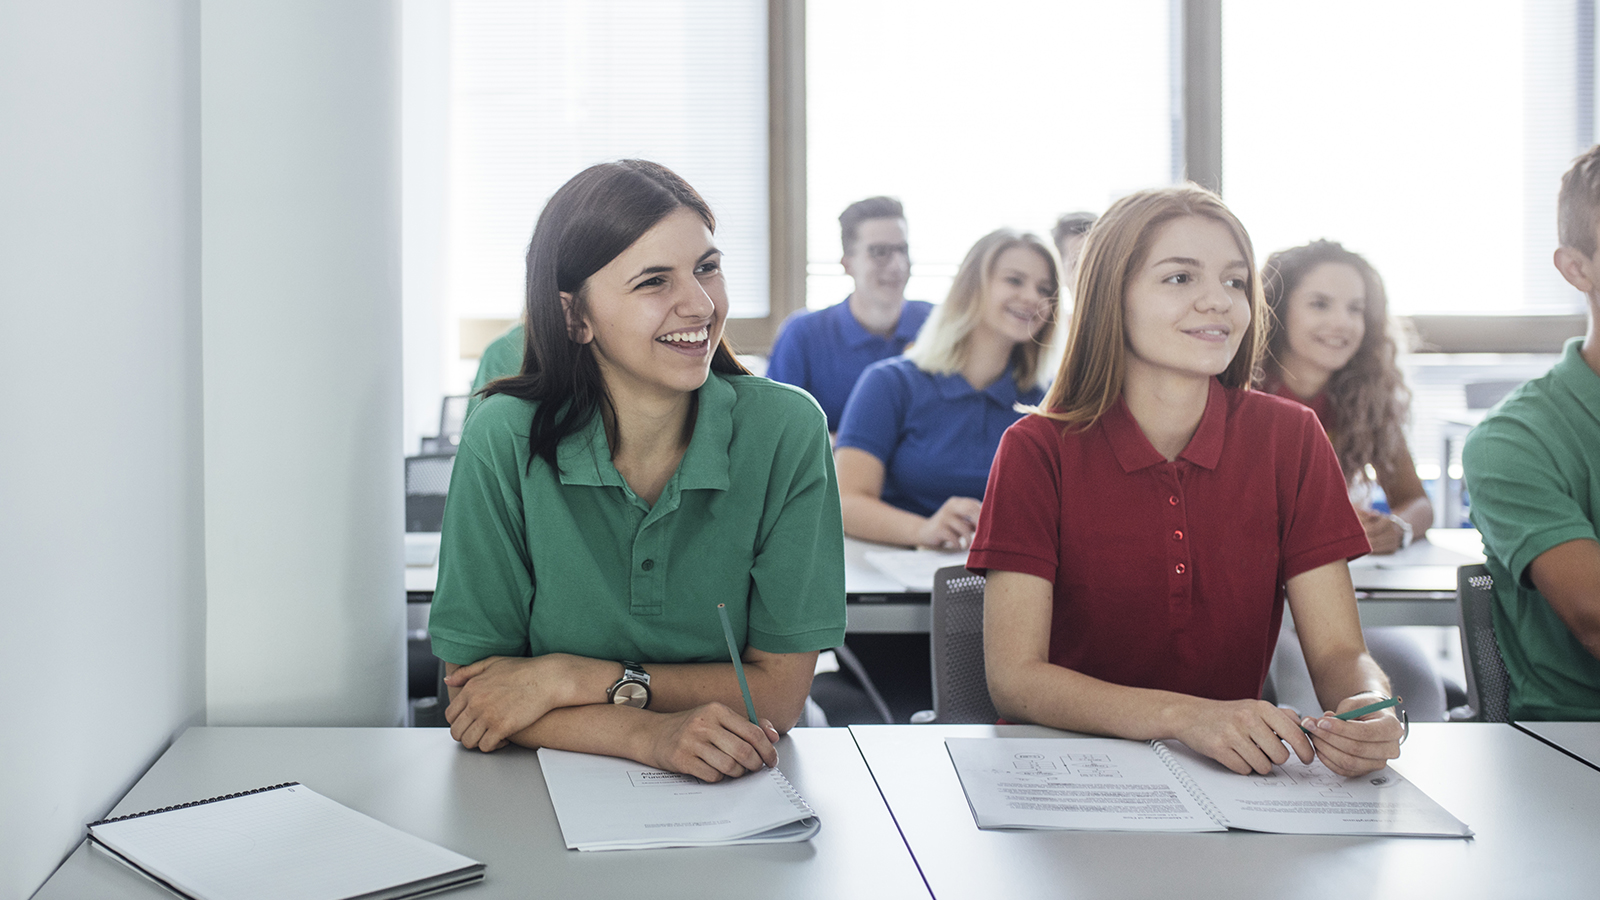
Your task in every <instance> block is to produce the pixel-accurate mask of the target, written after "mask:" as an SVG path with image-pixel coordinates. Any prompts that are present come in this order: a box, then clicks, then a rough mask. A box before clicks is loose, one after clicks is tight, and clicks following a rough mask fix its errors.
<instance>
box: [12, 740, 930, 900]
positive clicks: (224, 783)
mask: <svg viewBox="0 0 1600 900" xmlns="http://www.w3.org/2000/svg"><path fill="white" fill-rule="evenodd" d="M778 753H779V758H780V766H781V767H782V769H783V771H784V774H785V775H787V776H788V777H789V780H790V781H792V782H793V783H794V785H795V787H796V788H798V789H799V791H800V793H801V794H802V795H803V796H805V798H806V799H807V800H808V801H810V803H811V805H812V808H814V809H815V810H816V811H817V814H818V816H820V817H821V819H822V831H821V832H820V833H819V834H818V835H817V836H816V837H815V838H813V839H812V840H811V841H809V842H806V843H798V844H770V845H764V846H742V847H717V848H704V849H689V850H684V849H678V850H640V851H628V852H614V853H579V852H578V851H575V850H567V849H566V847H565V844H563V842H562V840H561V831H560V828H559V826H558V825H557V824H556V818H555V812H554V810H553V809H552V808H551V806H550V796H549V794H548V793H547V792H546V791H545V786H544V778H543V777H542V776H541V775H540V774H539V764H538V759H537V757H535V756H534V754H533V753H532V751H528V750H524V749H522V748H520V747H511V748H507V749H505V750H500V751H497V752H495V753H491V754H482V753H478V752H476V751H471V750H463V749H461V748H460V747H459V746H458V745H456V743H455V742H454V741H452V740H451V739H450V734H449V732H447V731H445V730H443V729H437V728H417V729H402V728H191V729H190V730H188V731H187V732H185V733H184V734H183V735H182V736H181V737H180V738H179V739H178V740H177V741H176V742H175V743H174V744H173V746H172V748H171V749H169V750H168V751H167V752H166V754H164V755H163V756H162V757H161V759H160V760H159V761H157V762H156V764H155V766H154V767H152V768H151V770H150V771H149V772H148V773H146V774H145V776H144V777H143V778H142V779H140V780H139V783H138V784H136V785H134V787H133V789H132V790H130V791H129V792H128V795H127V796H126V797H125V798H123V800H122V802H120V803H118V804H117V806H116V808H115V809H114V810H113V811H112V814H113V815H121V814H124V813H129V812H136V811H139V810H145V809H153V808H157V807H161V806H169V805H172V804H174V803H182V802H185V801H189V800H196V799H200V798H204V797H212V796H217V795H219V794H224V793H229V792H233V791H239V790H246V789H249V788H254V787H260V786H263V785H268V784H278V783H281V782H284V781H300V782H302V783H304V784H306V785H307V786H309V787H311V788H312V789H314V790H316V791H318V792H319V793H322V794H324V795H326V796H328V797H331V798H333V799H335V800H337V801H339V802H340V803H343V804H345V805H346V806H349V807H352V808H354V809H357V810H359V811H361V812H364V813H366V814H367V815H370V816H372V817H374V818H376V819H378V820H379V821H382V822H387V823H388V824H390V825H393V826H395V827H396V828H399V829H401V830H403V831H407V832H410V833H412V834H415V835H417V836H418V837H422V838H425V839H427V840H430V841H434V842H435V843H438V844H442V845H444V846H446V847H449V848H450V849H452V850H455V851H457V852H460V853H465V854H466V855H468V856H471V857H473V858H475V859H478V860H480V861H482V862H483V863H485V865H486V872H485V878H484V881H483V884H481V885H479V886H477V887H470V888H466V889H463V890H462V891H461V892H460V893H454V892H452V893H448V894H442V895H440V896H442V897H461V898H463V900H491V898H502V897H504V898H518V900H523V898H528V897H563V898H565V897H573V898H580V897H581V898H595V897H618V898H629V900H640V898H645V900H668V898H684V900H704V898H709V897H733V898H739V900H750V898H752V897H759V898H762V900H772V898H786V897H792V898H796V900H800V898H805V900H811V898H815V897H860V898H870V900H891V898H921V900H927V897H928V892H927V888H926V886H925V885H924V884H923V881H922V878H921V877H920V876H919V875H918V873H917V869H916V866H915V865H914V864H913V863H912V861H911V856H910V854H909V853H907V851H906V847H905V844H904V843H903V842H902V841H901V840H900V835H899V833H898V832H897V831H896V830H895V827H894V823H893V822H892V821H891V820H890V818H889V813H888V811H887V810H886V809H885V808H884V805H883V800H882V798H881V797H880V796H879V794H878V790H877V788H876V787H874V786H873V783H872V778H871V776H870V775H869V774H868V773H867V768H866V766H865V765H864V764H863V762H862V760H861V756H860V754H859V752H858V751H857V750H856V746H855V743H854V741H852V740H851V738H850V734H849V732H847V731H846V730H845V729H842V728H839V729H826V728H817V729H805V728H802V729H796V730H795V731H794V732H793V733H792V734H791V735H790V736H788V737H786V738H785V739H784V740H783V742H782V743H780V744H779V745H778ZM87 897H93V898H150V900H172V895H171V894H169V893H166V892H165V891H163V890H162V889H161V888H159V887H157V886H155V885H154V884H153V883H151V882H148V881H145V880H144V879H143V878H141V877H140V876H139V875H137V874H135V873H134V872H133V871H131V870H129V869H127V868H125V867H124V866H122V865H121V864H119V863H117V862H114V861H112V860H111V859H109V858H108V857H106V856H105V855H104V854H101V853H99V852H98V851H92V850H91V849H90V848H89V847H88V846H87V845H79V847H78V849H77V850H76V851H75V852H74V853H73V854H72V856H71V857H70V858H68V860H67V862H66V863H65V864H64V865H63V866H62V867H61V868H60V869H59V870H57V872H56V874H55V875H53V876H52V877H51V878H50V880H49V881H48V882H47V883H46V884H45V885H44V887H43V888H41V889H40V890H39V892H38V894H36V895H35V900H64V898H72V900H79V898H87Z"/></svg>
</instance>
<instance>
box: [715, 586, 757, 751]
mask: <svg viewBox="0 0 1600 900" xmlns="http://www.w3.org/2000/svg"><path fill="white" fill-rule="evenodd" d="M717 615H719V616H721V617H722V636H723V637H725V638H727V639H728V655H729V656H730V657H732V658H733V672H734V674H735V675H738V676H739V692H740V693H742V694H744V714H745V715H747V716H749V717H750V724H751V725H754V726H756V727H758V728H759V727H761V723H760V722H759V721H757V720H756V704H755V701H753V700H751V699H750V682H748V681H746V680H745V679H744V662H743V661H742V660H740V659H739V642H738V641H736V640H734V639H733V625H732V624H731V623H729V622H728V607H727V605H726V604H722V603H718V604H717Z"/></svg>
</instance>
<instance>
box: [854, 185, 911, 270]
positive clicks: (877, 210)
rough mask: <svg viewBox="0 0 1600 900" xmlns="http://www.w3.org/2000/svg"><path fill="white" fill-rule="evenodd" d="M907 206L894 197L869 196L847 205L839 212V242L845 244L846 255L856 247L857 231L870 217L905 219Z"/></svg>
mask: <svg viewBox="0 0 1600 900" xmlns="http://www.w3.org/2000/svg"><path fill="white" fill-rule="evenodd" d="M905 217H906V210H905V207H903V206H901V205H900V201H899V200H896V199H895V198H893V197H868V198H867V199H865V200H857V201H856V202H854V203H852V204H850V205H849V206H846V207H845V208H844V212H842V213H839V242H840V243H842V244H844V255H845V256H849V255H850V254H851V253H852V252H854V251H855V249H856V231H857V230H858V229H859V228H860V227H861V223H862V222H865V221H867V220H868V219H904V218H905Z"/></svg>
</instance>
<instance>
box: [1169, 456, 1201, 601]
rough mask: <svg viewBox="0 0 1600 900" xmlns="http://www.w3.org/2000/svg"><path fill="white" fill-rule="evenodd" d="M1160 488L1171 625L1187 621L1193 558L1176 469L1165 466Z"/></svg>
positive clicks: (1191, 592)
mask: <svg viewBox="0 0 1600 900" xmlns="http://www.w3.org/2000/svg"><path fill="white" fill-rule="evenodd" d="M1165 474H1166V476H1167V479H1164V481H1165V482H1166V483H1164V484H1163V487H1166V488H1167V490H1168V494H1167V517H1166V519H1167V529H1168V534H1169V536H1170V538H1171V543H1170V544H1169V545H1168V553H1167V565H1168V569H1167V585H1168V587H1169V595H1168V604H1169V609H1170V614H1171V616H1172V621H1173V623H1174V624H1178V623H1183V622H1187V621H1188V619H1189V614H1190V611H1191V605H1192V603H1193V602H1194V573H1192V572H1190V571H1189V567H1190V565H1191V564H1192V562H1193V560H1192V559H1191V558H1190V555H1189V536H1188V532H1187V529H1188V517H1187V514H1186V512H1187V511H1186V510H1185V508H1184V503H1183V497H1182V496H1181V489H1180V488H1179V487H1178V484H1177V480H1178V479H1177V471H1176V469H1175V468H1171V469H1168V471H1167V472H1166V473H1165Z"/></svg>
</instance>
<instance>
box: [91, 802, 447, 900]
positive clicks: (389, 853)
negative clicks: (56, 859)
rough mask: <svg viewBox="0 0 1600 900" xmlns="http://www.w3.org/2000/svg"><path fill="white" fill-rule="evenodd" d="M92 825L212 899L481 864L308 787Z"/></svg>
mask: <svg viewBox="0 0 1600 900" xmlns="http://www.w3.org/2000/svg"><path fill="white" fill-rule="evenodd" d="M90 830H91V832H92V833H93V834H94V836H95V837H96V838H97V839H98V840H100V841H101V842H102V843H105V844H106V845H107V846H109V847H111V848H112V849H114V850H116V851H117V852H118V853H121V854H122V855H123V856H126V857H128V858H129V859H131V860H133V861H134V862H136V863H138V864H139V865H141V866H143V867H144V868H145V869H147V870H149V871H150V872H152V873H154V874H155V875H157V876H158V877H160V878H162V879H164V880H166V881H169V882H171V883H172V884H173V885H175V886H177V887H178V888H180V889H181V890H183V891H185V892H186V893H190V894H193V895H195V896H197V897H203V898H206V900H299V898H304V900H313V898H338V897H350V896H355V895H360V894H364V893H370V892H373V891H378V890H382V889H384V888H388V887H392V886H394V885H400V884H407V883H409V882H413V881H417V880H421V879H424V878H429V877H432V876H435V875H439V874H442V873H445V872H450V871H454V870H458V869H463V868H468V867H474V866H477V865H478V863H477V862H476V861H474V860H472V859H469V858H467V857H465V856H462V855H461V854H459V853H455V852H453V851H450V850H446V849H445V848H443V847H440V846H438V845H437V844H433V843H430V842H428V841H425V840H423V839H421V838H419V837H415V836H414V835H410V834H407V833H405V832H403V831H400V830H399V829H396V828H391V827H390V826H388V825H385V824H383V823H382V822H379V821H377V820H376V819H373V818H371V817H369V816H365V815H362V814H361V813H358V812H356V811H355V810H352V809H350V808H349V807H346V806H342V805H340V804H338V803H335V802H334V801H332V800H329V799H328V798H326V797H324V796H322V795H321V794H318V793H317V792H315V791H313V790H311V789H310V788H307V787H305V786H304V785H292V786H289V787H283V788H277V789H274V790H269V791H262V792H260V793H253V794H246V795H243V796H239V797H232V798H229V799H227V800H220V801H217V802H214V803H203V804H199V805H195V806H190V807H186V808H183V809H174V810H170V811H167V812H161V813H155V814H153V815H146V816H140V817H138V818H132V819H125V820H122V821H115V822H105V823H101V824H97V825H94V826H93V827H92V828H91V829H90Z"/></svg>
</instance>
